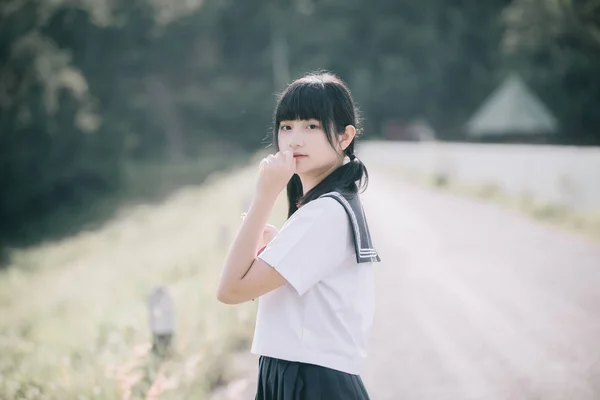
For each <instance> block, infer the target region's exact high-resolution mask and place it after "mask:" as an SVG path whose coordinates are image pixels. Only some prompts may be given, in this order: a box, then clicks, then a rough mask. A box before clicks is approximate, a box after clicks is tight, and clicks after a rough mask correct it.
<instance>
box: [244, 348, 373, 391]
mask: <svg viewBox="0 0 600 400" xmlns="http://www.w3.org/2000/svg"><path fill="white" fill-rule="evenodd" d="M337 399H339V400H342V399H343V400H368V399H369V395H368V394H367V390H366V389H365V386H364V384H363V382H362V379H361V378H360V376H359V375H352V374H348V373H345V372H342V371H337V370H335V369H331V368H326V367H322V366H319V365H313V364H305V363H301V362H293V361H286V360H280V359H277V358H271V357H265V356H261V357H260V358H259V360H258V387H257V390H256V397H255V400H337Z"/></svg>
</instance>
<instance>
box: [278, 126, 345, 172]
mask: <svg viewBox="0 0 600 400" xmlns="http://www.w3.org/2000/svg"><path fill="white" fill-rule="evenodd" d="M277 135H278V142H279V150H280V151H287V150H291V151H293V152H294V155H295V158H296V173H297V174H298V175H300V176H302V175H319V174H322V173H326V172H328V171H330V170H331V169H335V168H337V166H339V165H341V163H342V161H343V156H342V155H341V151H340V152H337V151H336V150H335V149H334V148H333V147H332V146H331V144H329V141H328V140H327V136H326V135H327V134H326V133H325V131H324V130H323V127H322V126H321V123H320V122H319V121H318V120H316V119H310V120H295V121H281V123H280V124H279V131H278V133H277ZM336 136H338V135H336Z"/></svg>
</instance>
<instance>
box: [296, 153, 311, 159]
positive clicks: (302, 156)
mask: <svg viewBox="0 0 600 400" xmlns="http://www.w3.org/2000/svg"><path fill="white" fill-rule="evenodd" d="M304 157H308V156H307V155H306V154H299V153H298V154H296V153H294V158H304Z"/></svg>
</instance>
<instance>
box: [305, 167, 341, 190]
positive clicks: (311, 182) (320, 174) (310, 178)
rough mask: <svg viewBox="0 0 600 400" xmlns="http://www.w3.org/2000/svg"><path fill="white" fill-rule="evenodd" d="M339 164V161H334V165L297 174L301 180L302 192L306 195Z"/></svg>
mask: <svg viewBox="0 0 600 400" xmlns="http://www.w3.org/2000/svg"><path fill="white" fill-rule="evenodd" d="M341 165H342V164H341V163H335V164H334V165H332V166H331V167H329V168H326V169H322V170H319V171H312V172H311V173H306V174H298V176H299V177H300V181H301V182H302V191H303V193H302V194H303V195H304V196H306V193H308V192H310V191H311V190H312V189H313V188H314V187H315V186H317V185H318V184H319V183H321V181H322V180H323V179H325V178H326V177H327V176H328V175H329V174H331V173H332V172H333V171H335V170H336V169H337V168H339V167H340V166H341Z"/></svg>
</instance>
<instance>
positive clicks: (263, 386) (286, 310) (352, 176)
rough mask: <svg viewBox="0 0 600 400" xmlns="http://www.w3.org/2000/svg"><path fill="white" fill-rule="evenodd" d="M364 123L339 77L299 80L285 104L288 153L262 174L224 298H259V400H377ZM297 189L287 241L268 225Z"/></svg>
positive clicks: (279, 123)
mask: <svg viewBox="0 0 600 400" xmlns="http://www.w3.org/2000/svg"><path fill="white" fill-rule="evenodd" d="M358 122H359V121H358V117H357V110H356V107H355V105H354V101H353V99H352V96H351V94H350V91H349V90H348V88H347V86H346V85H345V83H344V82H342V81H341V80H340V79H339V78H337V77H336V76H335V75H332V74H329V73H316V74H309V75H307V76H305V77H303V78H300V79H298V80H296V81H294V82H293V83H291V84H290V85H289V86H288V87H287V88H286V89H285V90H284V92H283V93H282V95H281V96H280V98H279V101H278V104H277V108H276V110H275V115H274V129H273V145H274V147H275V149H276V150H277V153H276V154H274V155H270V156H268V157H267V158H265V159H263V160H262V161H261V163H260V169H261V171H260V175H259V179H258V183H257V186H256V193H255V196H254V199H253V201H252V203H251V206H250V208H249V210H248V213H247V214H246V216H245V217H244V220H243V222H242V226H241V228H240V230H239V232H238V234H237V236H236V238H235V240H234V242H233V244H232V246H231V248H230V250H229V254H228V256H227V258H226V261H225V265H224V268H223V271H222V274H221V279H220V282H219V287H218V293H217V297H218V299H219V300H220V301H221V302H223V303H226V304H237V303H241V302H244V301H248V300H251V299H255V298H258V299H259V302H258V315H257V321H256V330H255V333H254V341H253V343H252V352H253V353H254V354H257V355H260V358H259V381H258V388H257V393H256V399H257V400H267V399H269V400H271V399H277V400H300V399H310V400H316V399H323V400H335V399H344V400H352V399H368V398H369V396H368V394H367V391H366V390H365V387H364V385H363V382H362V380H361V378H360V373H361V369H362V366H363V362H364V360H365V358H366V354H367V341H368V336H369V331H370V328H371V323H372V319H373V312H374V310H373V308H374V299H373V297H374V293H373V272H372V264H373V263H374V262H378V261H380V259H379V256H378V255H377V252H376V251H375V250H374V249H373V246H372V245H371V237H370V234H369V229H368V226H367V221H366V218H365V215H364V211H363V209H362V206H361V204H360V200H359V195H358V193H359V189H360V190H361V191H362V190H364V189H365V188H366V185H367V183H368V175H367V170H366V168H365V166H364V165H363V163H362V162H361V161H359V160H358V159H357V158H356V156H355V155H354V143H355V140H356V136H357V134H358V131H357V129H358ZM286 186H287V197H288V203H289V211H288V219H287V221H286V223H285V224H284V226H283V227H282V228H281V231H279V232H278V231H277V229H276V228H274V227H272V226H271V225H267V219H268V216H269V213H270V212H271V209H272V207H273V204H274V202H275V200H276V198H277V196H278V195H279V193H280V192H281V191H282V190H283V189H284V188H285V187H286Z"/></svg>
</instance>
